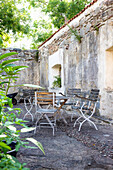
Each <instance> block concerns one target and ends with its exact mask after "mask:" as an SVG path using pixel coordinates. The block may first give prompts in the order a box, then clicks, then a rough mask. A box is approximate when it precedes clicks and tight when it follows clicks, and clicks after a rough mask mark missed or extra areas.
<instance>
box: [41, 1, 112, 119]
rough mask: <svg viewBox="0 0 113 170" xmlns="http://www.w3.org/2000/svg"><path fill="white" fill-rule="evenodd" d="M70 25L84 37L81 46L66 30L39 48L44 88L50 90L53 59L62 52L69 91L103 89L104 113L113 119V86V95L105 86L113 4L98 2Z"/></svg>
mask: <svg viewBox="0 0 113 170" xmlns="http://www.w3.org/2000/svg"><path fill="white" fill-rule="evenodd" d="M69 25H70V27H71V28H73V29H75V28H76V30H77V32H78V34H79V35H80V36H82V39H81V43H79V42H78V40H77V39H76V37H75V36H74V35H73V34H72V33H71V31H70V30H69V27H68V26H65V27H64V28H62V29H61V30H59V31H58V32H57V33H56V34H54V36H53V37H51V39H49V40H48V41H47V42H46V43H44V44H43V45H42V46H41V47H40V48H39V51H40V67H41V70H40V85H44V86H46V87H48V85H49V82H48V81H49V80H48V74H49V72H48V70H49V69H48V67H49V62H48V59H49V56H51V55H53V54H54V53H56V52H57V51H59V50H60V49H61V48H62V50H63V69H64V73H63V74H64V86H65V89H67V88H68V87H80V88H82V89H83V90H89V89H91V88H99V89H100V91H101V92H100V94H101V102H100V113H101V115H107V116H108V117H112V118H113V103H112V102H113V100H112V99H113V85H112V89H110V90H111V91H109V89H108V88H106V83H105V82H106V80H105V79H106V76H105V75H106V50H107V49H109V48H111V47H112V46H113V0H98V1H97V2H95V3H94V4H93V5H92V6H90V7H89V8H87V9H86V10H85V11H84V12H83V13H81V14H80V15H79V16H78V17H76V18H75V19H73V20H72V21H71V22H70V23H69ZM112 64H113V63H112ZM42 68H45V69H42ZM111 106H112V107H111Z"/></svg>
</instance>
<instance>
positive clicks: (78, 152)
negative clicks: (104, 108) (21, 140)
mask: <svg viewBox="0 0 113 170" xmlns="http://www.w3.org/2000/svg"><path fill="white" fill-rule="evenodd" d="M15 107H19V108H21V109H22V111H23V112H22V113H21V115H20V118H23V116H24V114H25V113H26V110H25V107H24V105H23V103H18V104H17V105H16V106H15ZM33 112H35V110H34V108H33V109H32V113H33ZM26 120H28V123H27V125H28V126H34V125H35V120H34V121H33V122H32V120H31V117H30V116H28V117H26ZM66 120H67V122H68V124H67V125H65V124H64V122H63V121H62V120H59V121H57V131H55V136H53V135H52V129H47V128H41V129H37V132H36V134H34V132H33V131H32V132H27V133H24V134H22V136H23V137H33V138H34V139H36V140H37V141H39V142H41V144H42V145H43V147H44V150H45V155H44V154H43V153H42V152H41V151H40V150H39V149H28V148H27V149H26V148H20V150H19V152H18V153H17V159H18V160H19V161H20V162H21V163H27V165H26V167H28V168H30V170H48V169H51V170H89V169H90V170H104V169H105V170H112V169H113V126H112V125H109V124H107V123H103V122H101V121H98V120H94V121H95V123H96V125H97V127H98V131H96V130H95V129H94V127H90V126H89V124H87V123H86V124H84V125H83V127H82V129H81V131H80V132H78V125H77V126H76V127H75V128H74V127H73V124H74V121H75V119H73V122H71V119H70V116H69V114H68V115H66ZM30 145H31V146H34V145H33V144H32V143H31V144H30Z"/></svg>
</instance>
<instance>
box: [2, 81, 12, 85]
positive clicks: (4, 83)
mask: <svg viewBox="0 0 113 170" xmlns="http://www.w3.org/2000/svg"><path fill="white" fill-rule="evenodd" d="M6 83H10V82H9V81H4V82H0V85H2V84H6Z"/></svg>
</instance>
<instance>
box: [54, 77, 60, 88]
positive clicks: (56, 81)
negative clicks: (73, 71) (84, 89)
mask: <svg viewBox="0 0 113 170" xmlns="http://www.w3.org/2000/svg"><path fill="white" fill-rule="evenodd" d="M54 78H55V80H54V81H53V88H55V87H59V88H60V87H61V77H60V76H59V75H58V76H55V77H54Z"/></svg>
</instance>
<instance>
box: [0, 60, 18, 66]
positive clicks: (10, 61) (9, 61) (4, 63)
mask: <svg viewBox="0 0 113 170" xmlns="http://www.w3.org/2000/svg"><path fill="white" fill-rule="evenodd" d="M19 60H20V59H11V60H6V61H3V62H2V66H4V65H6V64H9V63H12V62H15V61H19Z"/></svg>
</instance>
